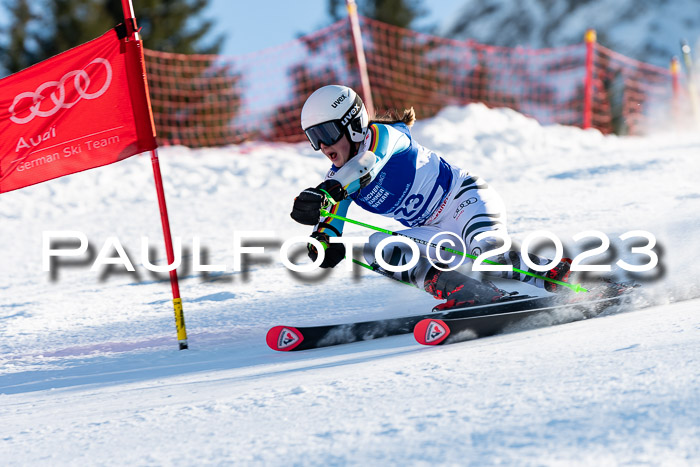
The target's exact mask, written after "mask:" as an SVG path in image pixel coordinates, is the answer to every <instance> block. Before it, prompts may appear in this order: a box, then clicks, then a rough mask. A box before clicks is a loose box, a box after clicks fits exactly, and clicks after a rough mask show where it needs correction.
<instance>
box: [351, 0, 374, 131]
mask: <svg viewBox="0 0 700 467" xmlns="http://www.w3.org/2000/svg"><path fill="white" fill-rule="evenodd" d="M345 3H346V5H347V7H348V15H349V16H350V27H351V28H350V30H351V31H352V40H353V42H354V43H355V55H356V56H357V65H358V67H359V68H360V83H361V86H362V94H363V95H362V97H363V98H364V99H363V100H364V104H365V107H367V112H369V118H374V102H373V101H372V89H371V88H370V86H369V75H368V74H367V62H366V61H365V49H364V46H363V45H362V33H361V32H360V20H359V19H358V17H357V4H356V3H355V0H345Z"/></svg>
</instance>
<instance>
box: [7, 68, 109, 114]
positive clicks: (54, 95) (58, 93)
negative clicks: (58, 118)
mask: <svg viewBox="0 0 700 467" xmlns="http://www.w3.org/2000/svg"><path fill="white" fill-rule="evenodd" d="M92 64H96V65H102V67H104V68H102V67H100V68H99V69H98V70H97V72H96V73H95V75H94V76H93V77H92V78H93V79H97V77H98V75H99V78H100V80H99V81H98V83H99V82H101V80H102V79H104V83H103V84H102V87H100V88H99V89H92V90H91V89H90V84H91V79H90V76H89V75H88V73H87V72H86V71H85V69H86V68H88V67H89V66H90V65H92ZM71 78H72V79H73V81H72V83H73V86H74V87H75V91H76V92H77V97H76V98H75V100H73V101H72V102H66V94H68V93H67V92H66V83H68V85H69V86H70V81H69V80H70V79H71ZM111 83H112V67H111V66H110V64H109V61H107V60H106V59H104V58H96V59H94V60H93V61H91V62H90V63H88V64H87V66H86V67H85V68H83V69H82V70H72V71H69V72H68V73H66V74H65V75H63V77H62V78H61V79H60V80H59V81H47V82H45V83H44V84H42V85H41V86H39V87H38V88H36V91H34V92H32V91H28V92H23V93H21V94H18V95H17V96H16V97H15V98H14V100H13V101H12V105H11V106H10V108H9V111H10V113H11V114H12V116H11V117H10V120H12V121H13V122H15V123H19V124H20V125H21V124H24V123H28V122H30V121H32V119H33V118H34V117H35V116H36V117H50V116H51V115H54V114H55V113H56V112H58V111H59V109H69V108H71V107H73V106H74V105H75V104H77V103H78V101H80V99H97V98H98V97H100V96H101V95H102V94H104V93H105V92H106V91H107V89H108V88H109V85H110V84H111ZM46 90H50V93H49V94H48V95H47V96H45V95H44V93H45V92H46ZM90 91H91V92H90ZM46 97H49V98H50V99H51V102H53V107H50V108H48V109H46V108H44V109H42V108H41V104H42V103H43V102H44V101H47V102H48V100H47V99H46ZM28 101H31V105H29V106H28V107H27V104H28ZM27 111H28V112H29V115H26V116H21V117H20V116H18V115H17V114H18V113H19V114H24V113H25V112H27Z"/></svg>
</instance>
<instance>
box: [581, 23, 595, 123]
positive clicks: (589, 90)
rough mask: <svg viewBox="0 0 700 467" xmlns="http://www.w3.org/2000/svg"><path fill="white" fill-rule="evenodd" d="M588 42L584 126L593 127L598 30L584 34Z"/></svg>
mask: <svg viewBox="0 0 700 467" xmlns="http://www.w3.org/2000/svg"><path fill="white" fill-rule="evenodd" d="M584 41H585V42H586V78H585V80H584V83H583V128H584V129H588V128H590V127H591V121H592V120H593V53H594V52H595V42H596V32H595V29H589V30H587V31H586V35H585V36H584Z"/></svg>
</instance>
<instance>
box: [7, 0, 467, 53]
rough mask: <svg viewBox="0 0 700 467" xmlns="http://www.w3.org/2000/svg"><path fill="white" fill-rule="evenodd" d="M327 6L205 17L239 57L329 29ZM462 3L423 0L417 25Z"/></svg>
mask: <svg viewBox="0 0 700 467" xmlns="http://www.w3.org/2000/svg"><path fill="white" fill-rule="evenodd" d="M132 1H133V2H134V3H137V2H138V0H132ZM326 4H327V1H326V0H269V1H260V2H250V1H242V0H209V6H208V7H207V9H206V11H205V13H204V15H203V16H204V17H205V18H207V19H213V20H214V21H215V27H214V33H213V35H212V38H213V37H215V36H216V35H218V34H220V33H225V34H226V39H225V42H224V45H223V47H222V49H221V53H222V54H224V55H239V54H244V53H249V52H255V51H257V50H261V49H265V48H267V47H273V46H276V45H280V44H284V43H285V42H288V41H290V40H293V39H295V38H296V37H297V36H298V35H299V34H300V33H302V34H307V33H310V32H313V31H316V30H318V29H321V28H322V27H325V26H328V25H329V24H331V20H330V17H329V16H328V13H327V6H326ZM463 4H464V0H439V1H437V0H424V2H423V5H424V8H425V9H426V10H429V13H428V14H427V15H426V16H425V17H424V18H421V19H420V20H417V21H416V22H415V25H416V26H419V27H423V26H426V25H429V24H442V23H444V22H445V20H446V19H447V18H451V17H453V16H454V15H455V13H457V12H459V11H460V9H461V6H462V5H463ZM137 19H138V18H137ZM6 21H7V13H6V9H5V7H4V5H2V4H0V24H6Z"/></svg>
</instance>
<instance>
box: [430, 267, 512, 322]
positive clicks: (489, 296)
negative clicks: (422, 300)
mask: <svg viewBox="0 0 700 467" xmlns="http://www.w3.org/2000/svg"><path fill="white" fill-rule="evenodd" d="M424 288H425V291H426V292H428V293H429V294H430V295H432V296H433V297H435V298H436V299H438V300H447V301H446V302H445V303H441V304H440V305H437V306H436V307H434V308H433V311H449V310H450V309H452V308H458V307H466V306H476V305H485V304H488V303H495V302H497V301H500V300H502V299H503V298H504V297H508V296H509V294H508V293H507V292H506V291H504V290H501V289H499V288H498V287H496V286H495V285H493V284H492V283H491V282H489V281H485V282H480V281H478V280H476V279H472V278H471V277H468V276H465V275H464V274H461V273H459V272H457V271H440V270H439V269H437V268H434V267H433V268H430V270H429V271H428V274H427V275H426V276H425V284H424Z"/></svg>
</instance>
